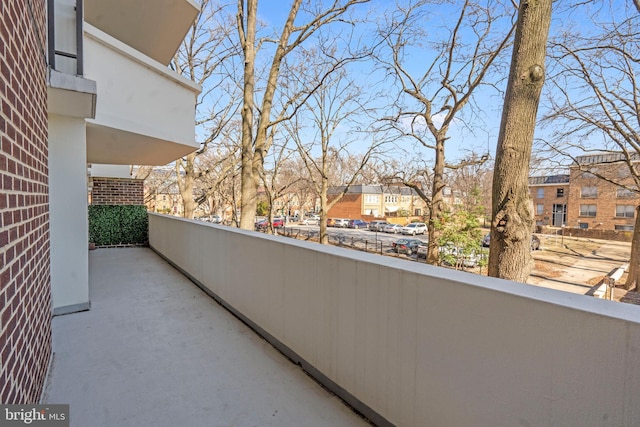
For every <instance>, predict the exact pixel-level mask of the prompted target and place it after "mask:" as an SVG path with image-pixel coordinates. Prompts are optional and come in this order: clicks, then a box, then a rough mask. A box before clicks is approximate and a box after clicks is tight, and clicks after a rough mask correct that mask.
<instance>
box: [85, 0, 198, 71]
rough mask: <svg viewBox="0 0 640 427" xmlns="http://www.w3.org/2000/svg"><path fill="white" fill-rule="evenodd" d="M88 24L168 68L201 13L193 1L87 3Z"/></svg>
mask: <svg viewBox="0 0 640 427" xmlns="http://www.w3.org/2000/svg"><path fill="white" fill-rule="evenodd" d="M84 4H85V10H84V16H85V21H86V22H88V23H90V24H91V25H93V26H95V27H96V28H99V29H100V30H102V31H104V32H105V33H107V34H109V35H111V36H112V37H115V38H116V39H118V40H120V41H122V42H123V43H125V44H127V45H129V46H131V47H133V48H134V49H136V50H138V51H140V52H142V53H144V54H145V55H147V56H149V57H150V58H153V59H155V60H156V61H158V62H160V63H161V64H163V65H168V64H169V62H170V61H171V58H172V57H173V55H174V54H175V53H176V51H177V50H178V47H179V46H180V43H181V42H182V40H183V39H184V37H185V35H186V34H187V31H188V30H189V27H190V26H191V24H192V23H193V21H194V20H195V18H196V16H197V15H198V12H199V7H198V5H197V4H196V3H195V2H194V1H192V0H156V1H154V2H149V1H148V0H109V1H104V0H85V2H84Z"/></svg>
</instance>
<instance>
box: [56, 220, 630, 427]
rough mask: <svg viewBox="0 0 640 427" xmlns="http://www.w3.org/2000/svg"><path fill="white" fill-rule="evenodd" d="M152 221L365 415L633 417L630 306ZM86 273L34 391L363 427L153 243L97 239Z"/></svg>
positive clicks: (160, 234) (103, 421) (181, 255)
mask: <svg viewBox="0 0 640 427" xmlns="http://www.w3.org/2000/svg"><path fill="white" fill-rule="evenodd" d="M149 231H150V244H151V246H152V248H153V249H154V250H155V251H156V252H158V253H159V254H161V255H162V256H163V257H164V258H165V259H167V260H169V261H170V262H171V263H172V264H173V265H174V266H175V267H177V269H178V271H180V272H182V273H184V274H186V275H188V277H189V278H190V279H191V281H192V282H193V283H196V284H197V285H198V286H200V287H201V288H202V290H204V291H205V292H206V294H208V295H209V296H212V297H213V298H215V299H216V300H217V301H219V302H220V304H221V305H223V306H224V307H225V308H227V309H228V310H229V311H230V312H232V313H233V314H235V315H236V316H237V317H238V318H240V319H242V320H243V321H244V322H245V323H246V324H248V325H249V326H251V328H252V329H254V330H255V331H257V332H258V333H259V334H260V335H262V336H263V337H264V338H265V339H266V340H267V341H269V342H270V343H271V344H272V345H274V346H275V347H276V348H278V349H279V350H280V351H281V352H283V353H284V354H285V355H286V356H287V357H289V358H290V359H291V360H292V361H294V362H296V363H299V364H300V365H301V366H302V367H303V369H304V370H305V371H306V372H309V373H310V374H311V375H312V376H314V377H315V378H316V379H317V380H318V381H319V382H321V383H322V384H324V385H325V386H326V387H328V388H329V389H330V390H331V391H333V392H334V393H335V394H337V395H338V396H340V397H341V398H343V399H344V400H345V401H347V402H348V403H349V404H350V405H351V406H352V407H354V408H357V409H358V410H359V411H360V412H362V413H363V414H365V415H366V416H367V417H368V418H369V419H371V420H373V422H374V423H376V424H377V425H398V426H425V425H434V426H450V425H456V426H485V425H486V426H494V425H495V426H497V425H536V426H551V425H581V426H582V425H584V426H589V425H601V424H605V425H612V426H613V425H616V426H618V425H635V424H636V423H637V420H638V419H640V407H638V405H636V396H637V395H638V393H639V392H640V369H639V368H638V367H637V361H636V359H637V358H636V357H635V354H636V353H637V348H638V343H640V311H639V309H638V307H636V306H630V305H626V304H618V303H614V302H610V301H603V300H596V299H594V298H591V297H587V296H581V295H574V294H568V293H564V292H559V291H555V290H551V289H544V288H537V287H533V286H529V285H522V284H517V283H513V282H508V281H503V280H498V279H492V278H487V277H481V276H476V275H471V274H468V273H464V272H459V271H451V270H446V269H441V268H438V267H433V266H429V265H425V264H417V263H412V262H409V261H404V260H400V259H394V258H387V257H380V256H376V255H372V254H366V253H359V252H355V251H349V250H346V249H342V248H336V247H325V246H320V245H317V244H313V243H309V242H301V241H296V240H291V239H287V238H284V237H277V236H270V235H263V234H257V233H253V232H248V231H244V230H237V229H232V228H229V227H224V226H218V225H212V224H206V223H202V222H198V221H189V220H184V219H179V218H173V217H168V216H162V215H155V214H151V215H150V230H149ZM136 251H137V252H136ZM134 254H135V255H134ZM90 270H91V273H90V274H91V282H92V283H91V286H92V301H93V307H92V310H91V311H90V312H86V313H79V314H74V315H68V316H63V317H57V318H55V319H54V351H55V353H56V355H55V358H54V363H53V371H52V375H51V382H50V386H49V387H48V393H47V395H46V396H47V401H48V402H52V403H53V402H70V403H71V413H72V419H73V417H74V414H76V416H77V417H78V418H77V419H78V420H79V421H77V422H78V423H80V424H79V425H82V422H84V421H87V420H91V421H92V422H91V423H89V424H91V425H125V424H128V425H150V424H158V423H160V424H164V425H179V423H180V424H184V422H185V420H186V419H188V420H189V424H192V425H211V424H212V423H213V424H215V423H216V422H217V420H218V417H226V416H229V418H221V421H220V422H219V424H220V425H233V424H234V423H235V425H251V424H250V423H253V424H254V425H264V424H265V423H266V420H273V423H274V425H300V420H305V422H304V425H362V420H361V419H359V418H358V417H352V416H351V414H345V413H344V410H345V407H344V406H342V405H339V404H335V402H329V401H328V400H327V399H328V397H327V395H325V394H324V393H322V392H321V391H320V390H319V389H315V390H316V391H309V392H308V393H309V394H310V395H312V396H313V398H311V399H310V400H311V401H312V402H313V401H320V402H323V403H321V404H322V405H323V406H322V407H321V408H317V407H310V406H309V405H312V404H313V403H312V402H309V401H307V400H306V399H307V397H306V396H307V392H303V391H299V390H300V389H297V388H296V389H293V388H288V387H294V386H295V384H294V383H298V382H304V381H306V378H305V377H304V376H302V375H300V372H299V371H298V370H296V369H293V366H294V365H291V364H287V363H285V362H283V359H280V356H278V355H277V354H276V353H273V351H272V349H271V348H270V347H269V346H267V345H266V344H263V343H262V341H260V340H258V339H256V338H255V337H254V336H253V334H251V333H249V332H247V331H246V330H245V329H243V328H241V327H240V325H239V323H238V322H237V321H236V320H235V319H234V318H232V317H227V316H226V314H225V313H219V310H220V306H218V305H217V304H215V303H214V302H213V301H212V300H211V299H210V298H209V297H208V296H207V295H206V294H205V293H203V292H200V291H198V290H197V288H195V287H194V286H193V284H192V282H190V281H187V280H186V279H185V277H184V276H182V275H181V274H179V273H178V271H176V270H172V269H171V268H168V266H167V265H166V264H165V263H163V262H160V261H159V259H158V258H157V257H155V256H154V255H152V254H150V252H149V251H148V250H145V249H136V250H133V249H132V250H113V251H112V250H109V251H107V250H98V251H96V252H92V253H91V265H90ZM234 359H240V362H239V364H238V365H233V364H232V363H231V362H232V361H233V360H234ZM276 365H277V366H281V365H286V366H288V368H286V367H285V368H284V370H285V371H291V372H293V374H292V376H289V374H285V373H283V371H279V370H278V371H277V372H276V371H275V369H276V367H275V366H276ZM245 371H246V372H245ZM294 378H297V379H294ZM125 379H126V380H125ZM125 381H126V382H127V385H128V384H129V382H131V384H132V385H131V386H130V387H129V385H128V387H127V389H126V390H124V389H123V388H122V387H121V384H123V383H124V382H125ZM301 389H305V387H302V388H301ZM89 391H91V392H90V393H89ZM281 395H286V396H288V397H287V399H290V400H288V402H289V403H288V404H287V403H274V400H273V399H276V398H277V397H279V396H281ZM329 400H331V399H329ZM316 403H317V402H316ZM141 408H144V409H145V410H142V411H141ZM276 409H278V412H277V413H276V412H275V410H276ZM296 410H297V411H305V412H304V414H302V413H301V412H296V413H294V411H296ZM239 414H242V415H239ZM307 414H315V415H313V416H319V415H322V416H323V417H340V418H331V419H324V418H323V419H318V421H317V422H315V420H316V419H315V418H313V419H312V418H306V417H307ZM96 416H97V417H99V420H98V422H96V419H95V417H96ZM236 416H237V417H241V416H242V417H247V418H234V417H236ZM280 416H282V417H289V418H287V419H284V418H283V419H282V420H281V419H278V418H276V417H280ZM309 416H311V415H309ZM91 417H93V418H91ZM152 417H157V418H153V419H152ZM198 417H201V418H198ZM342 417H345V418H342ZM192 420H195V421H192ZM74 422H76V421H74ZM85 424H87V423H85Z"/></svg>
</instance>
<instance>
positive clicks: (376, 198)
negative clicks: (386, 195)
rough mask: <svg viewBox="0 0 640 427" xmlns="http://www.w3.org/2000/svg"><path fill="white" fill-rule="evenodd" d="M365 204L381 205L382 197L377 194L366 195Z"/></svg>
mask: <svg viewBox="0 0 640 427" xmlns="http://www.w3.org/2000/svg"><path fill="white" fill-rule="evenodd" d="M364 202H365V203H380V196H378V195H377V194H365V196H364Z"/></svg>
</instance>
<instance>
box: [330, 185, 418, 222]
mask: <svg viewBox="0 0 640 427" xmlns="http://www.w3.org/2000/svg"><path fill="white" fill-rule="evenodd" d="M342 191H344V187H333V188H330V189H329V191H328V194H327V198H328V201H329V202H331V201H332V200H335V198H336V197H337V195H338V194H340V193H341V192H342ZM426 212H427V209H426V204H425V202H424V201H423V200H422V199H421V198H420V196H418V193H416V192H415V191H414V190H413V189H411V188H409V187H406V186H400V185H352V186H351V187H349V189H348V191H347V192H346V193H345V194H344V195H343V196H342V198H341V199H340V200H339V201H338V203H336V204H335V205H334V206H333V207H332V208H331V209H330V210H329V212H328V214H327V215H328V216H329V217H332V218H348V219H357V218H362V217H363V216H368V217H375V218H382V217H386V216H398V215H399V214H404V215H401V216H421V215H425V214H426Z"/></svg>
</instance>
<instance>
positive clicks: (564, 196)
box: [529, 183, 569, 227]
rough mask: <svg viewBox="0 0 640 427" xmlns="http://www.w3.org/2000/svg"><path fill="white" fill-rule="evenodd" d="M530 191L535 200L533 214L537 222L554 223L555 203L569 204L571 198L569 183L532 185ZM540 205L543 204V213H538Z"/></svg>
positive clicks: (538, 223)
mask: <svg viewBox="0 0 640 427" xmlns="http://www.w3.org/2000/svg"><path fill="white" fill-rule="evenodd" d="M559 190H560V191H559ZM529 192H530V193H531V199H532V200H533V214H534V218H535V222H536V224H537V225H553V205H567V203H568V200H569V183H563V184H554V185H531V186H529ZM540 193H542V194H540ZM539 196H542V197H539ZM538 205H542V206H543V209H542V213H538ZM561 225H562V224H558V227H559V226H561Z"/></svg>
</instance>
